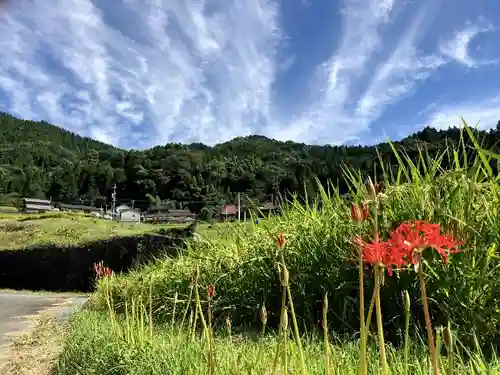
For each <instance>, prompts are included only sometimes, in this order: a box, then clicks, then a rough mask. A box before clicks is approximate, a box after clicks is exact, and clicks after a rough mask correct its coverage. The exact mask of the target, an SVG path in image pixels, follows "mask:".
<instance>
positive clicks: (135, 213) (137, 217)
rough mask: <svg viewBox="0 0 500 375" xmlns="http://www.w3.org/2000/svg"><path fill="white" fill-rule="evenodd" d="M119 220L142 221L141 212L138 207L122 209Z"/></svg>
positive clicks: (126, 221)
mask: <svg viewBox="0 0 500 375" xmlns="http://www.w3.org/2000/svg"><path fill="white" fill-rule="evenodd" d="M119 220H120V221H121V222H125V223H140V222H141V212H140V211H139V210H136V209H132V208H129V209H122V210H120V213H119Z"/></svg>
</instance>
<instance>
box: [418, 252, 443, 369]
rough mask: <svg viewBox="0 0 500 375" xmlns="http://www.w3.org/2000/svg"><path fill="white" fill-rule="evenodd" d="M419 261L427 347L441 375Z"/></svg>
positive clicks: (434, 366)
mask: <svg viewBox="0 0 500 375" xmlns="http://www.w3.org/2000/svg"><path fill="white" fill-rule="evenodd" d="M419 256H420V255H419ZM418 261H419V264H418V278H419V280H420V296H421V298H422V305H423V306H424V317H425V328H426V329H427V345H428V347H429V354H430V356H431V361H432V367H433V369H434V375H439V362H438V358H437V353H436V348H435V346H434V335H433V333H432V326H431V317H430V314H429V305H428V303H427V292H426V289H425V280H424V263H423V262H422V259H421V258H419V259H418Z"/></svg>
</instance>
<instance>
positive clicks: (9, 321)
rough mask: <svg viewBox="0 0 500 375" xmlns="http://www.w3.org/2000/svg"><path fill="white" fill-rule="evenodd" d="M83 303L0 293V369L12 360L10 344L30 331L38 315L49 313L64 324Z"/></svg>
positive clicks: (48, 296) (76, 299)
mask: <svg viewBox="0 0 500 375" xmlns="http://www.w3.org/2000/svg"><path fill="white" fill-rule="evenodd" d="M86 300H87V297H85V296H76V295H71V294H46V295H44V294H30V293H22V292H10V291H9V292H2V291H0V369H1V368H2V366H3V365H5V364H6V363H7V362H8V361H9V360H12V359H13V358H12V356H13V351H12V350H11V349H12V348H11V344H12V342H13V340H15V339H16V338H18V337H20V336H21V335H23V334H26V333H29V332H30V331H32V330H33V329H34V328H35V325H36V323H37V319H36V318H37V317H39V316H40V315H39V314H41V313H48V315H50V316H52V317H54V318H55V319H56V320H57V321H65V320H67V319H68V318H69V317H70V316H71V313H72V312H73V311H75V310H76V309H78V308H80V307H81V306H82V305H83V304H84V303H85V301H86Z"/></svg>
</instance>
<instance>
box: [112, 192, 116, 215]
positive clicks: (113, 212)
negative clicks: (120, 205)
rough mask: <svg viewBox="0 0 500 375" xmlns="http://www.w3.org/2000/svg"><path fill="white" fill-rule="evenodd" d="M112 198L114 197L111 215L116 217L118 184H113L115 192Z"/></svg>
mask: <svg viewBox="0 0 500 375" xmlns="http://www.w3.org/2000/svg"><path fill="white" fill-rule="evenodd" d="M111 198H112V199H113V209H112V212H111V217H112V218H113V220H114V219H115V209H116V184H114V185H113V193H111Z"/></svg>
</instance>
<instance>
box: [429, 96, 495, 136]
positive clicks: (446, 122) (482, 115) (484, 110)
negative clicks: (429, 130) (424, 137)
mask: <svg viewBox="0 0 500 375" xmlns="http://www.w3.org/2000/svg"><path fill="white" fill-rule="evenodd" d="M461 117H463V118H464V120H465V121H466V122H467V124H468V125H469V126H472V127H475V126H476V125H477V126H478V128H480V129H488V128H492V127H494V126H496V124H497V123H498V121H500V95H497V96H494V97H493V98H488V99H484V100H481V101H474V102H472V101H471V102H466V103H460V104H448V105H444V106H434V107H432V112H431V113H430V114H429V115H428V116H427V120H426V124H427V125H429V126H432V127H433V128H436V129H448V128H449V127H455V126H461V123H462V121H461Z"/></svg>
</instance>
